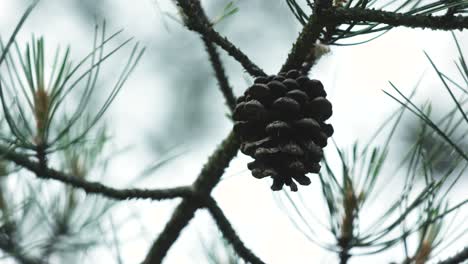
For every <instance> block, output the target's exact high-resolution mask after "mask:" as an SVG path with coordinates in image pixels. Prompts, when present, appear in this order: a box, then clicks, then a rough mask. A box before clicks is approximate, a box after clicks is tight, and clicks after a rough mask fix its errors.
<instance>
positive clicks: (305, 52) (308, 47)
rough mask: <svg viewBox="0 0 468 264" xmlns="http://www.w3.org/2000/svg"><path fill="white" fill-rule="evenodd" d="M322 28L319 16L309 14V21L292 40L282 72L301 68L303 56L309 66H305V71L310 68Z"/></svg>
mask: <svg viewBox="0 0 468 264" xmlns="http://www.w3.org/2000/svg"><path fill="white" fill-rule="evenodd" d="M322 28H323V24H322V23H321V22H320V21H319V16H317V15H315V14H313V15H312V16H310V18H309V21H308V22H307V24H306V25H305V26H304V27H303V29H302V32H301V33H300V34H299V37H298V38H297V39H296V41H295V42H294V44H293V46H292V49H291V52H290V53H289V55H288V58H287V59H286V62H285V63H284V64H283V67H281V71H282V72H287V71H289V70H292V69H301V67H302V64H303V63H304V62H305V59H304V58H309V60H308V61H307V62H306V63H307V64H308V65H310V66H308V67H307V68H306V71H309V70H310V68H311V67H312V65H313V64H314V62H315V56H314V53H315V50H314V48H315V42H316V41H317V40H318V38H319V36H320V32H321V30H322ZM304 73H307V72H304Z"/></svg>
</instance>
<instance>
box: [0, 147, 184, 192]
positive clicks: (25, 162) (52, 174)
mask: <svg viewBox="0 0 468 264" xmlns="http://www.w3.org/2000/svg"><path fill="white" fill-rule="evenodd" d="M0 153H2V157H3V158H4V159H6V160H9V161H12V162H13V163H15V164H16V165H18V166H21V167H23V168H26V169H28V170H29V171H31V172H34V173H35V174H36V176H37V177H38V178H41V179H52V180H56V181H60V182H62V183H65V184H68V185H71V186H73V187H75V188H79V189H82V190H83V191H85V192H86V193H88V194H99V195H102V196H105V197H107V198H111V199H114V200H129V199H150V200H163V199H172V198H178V197H189V196H191V195H192V192H191V189H190V187H176V188H167V189H158V190H149V189H138V188H134V189H116V188H112V187H108V186H106V185H104V184H102V183H100V182H92V181H86V180H83V179H81V178H79V177H75V176H73V175H69V174H67V173H64V172H61V171H58V170H54V169H51V168H47V167H46V168H45V169H44V168H42V167H41V165H40V164H39V163H38V162H35V161H32V160H30V159H29V158H28V157H27V156H25V155H22V154H20V153H17V152H15V151H12V150H11V149H8V148H6V147H4V146H1V145H0Z"/></svg>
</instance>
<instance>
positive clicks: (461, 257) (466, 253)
mask: <svg viewBox="0 0 468 264" xmlns="http://www.w3.org/2000/svg"><path fill="white" fill-rule="evenodd" d="M465 260H468V247H465V248H464V249H463V250H462V251H460V252H458V253H457V254H456V255H454V256H452V257H450V258H448V259H445V260H443V261H439V262H438V264H458V263H463V261H465Z"/></svg>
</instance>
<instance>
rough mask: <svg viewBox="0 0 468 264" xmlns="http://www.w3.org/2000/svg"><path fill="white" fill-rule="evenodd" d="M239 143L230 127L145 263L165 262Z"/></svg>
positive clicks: (232, 156)
mask: <svg viewBox="0 0 468 264" xmlns="http://www.w3.org/2000/svg"><path fill="white" fill-rule="evenodd" d="M239 145H240V142H239V139H238V138H237V137H236V136H235V135H234V132H233V131H231V132H230V133H229V135H228V136H227V138H226V139H224V140H223V142H222V143H221V144H220V145H219V146H218V147H217V148H216V150H215V151H214V153H213V154H212V155H211V156H210V157H209V159H208V162H207V163H206V164H205V165H204V166H203V169H202V170H201V172H200V174H199V175H198V178H197V179H196V180H195V182H194V183H193V192H194V195H193V196H192V197H190V198H187V197H186V198H184V199H183V201H182V202H181V203H180V204H179V205H178V206H177V208H176V209H175V211H174V213H173V214H172V217H171V219H170V220H169V222H168V223H167V224H166V226H165V227H164V230H163V231H162V232H161V234H160V235H159V236H158V237H157V239H156V240H155V241H154V243H153V245H152V246H151V248H150V250H149V252H148V254H147V256H146V259H145V261H144V262H143V263H144V264H157V263H161V262H162V260H163V258H164V257H165V256H166V254H167V252H168V251H169V249H170V247H171V246H172V244H174V242H175V241H176V240H177V238H178V237H179V235H180V233H181V231H182V229H183V228H184V227H185V226H186V225H187V224H188V223H189V222H190V220H191V219H192V217H193V216H194V215H195V211H196V210H197V209H199V208H201V207H203V200H204V199H206V197H209V195H210V193H211V191H212V190H213V188H214V187H215V186H216V184H217V183H218V182H219V180H220V179H221V176H222V175H223V173H224V170H225V169H226V168H227V167H228V166H229V163H230V162H231V160H232V159H233V158H234V157H235V156H236V154H237V151H238V149H239Z"/></svg>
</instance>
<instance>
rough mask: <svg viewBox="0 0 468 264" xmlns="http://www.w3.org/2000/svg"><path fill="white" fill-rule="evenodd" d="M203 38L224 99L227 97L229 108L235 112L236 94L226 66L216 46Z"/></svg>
mask: <svg viewBox="0 0 468 264" xmlns="http://www.w3.org/2000/svg"><path fill="white" fill-rule="evenodd" d="M202 40H203V43H204V44H205V48H206V51H207V52H208V56H209V58H210V62H211V65H212V66H213V70H214V72H215V75H216V79H217V80H218V85H219V89H220V90H221V92H222V93H223V95H224V99H226V104H227V106H228V107H229V110H231V112H233V111H234V108H235V107H236V96H235V95H234V93H233V91H232V88H231V86H230V85H229V81H228V78H227V76H226V73H225V71H224V67H223V64H222V62H221V58H220V57H219V53H218V51H217V50H216V47H215V46H214V45H213V43H212V42H211V41H210V40H209V39H207V38H205V37H204V36H202Z"/></svg>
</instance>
